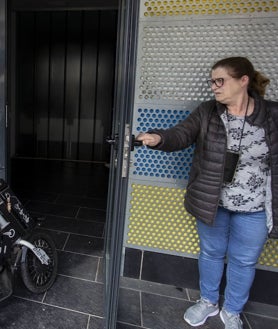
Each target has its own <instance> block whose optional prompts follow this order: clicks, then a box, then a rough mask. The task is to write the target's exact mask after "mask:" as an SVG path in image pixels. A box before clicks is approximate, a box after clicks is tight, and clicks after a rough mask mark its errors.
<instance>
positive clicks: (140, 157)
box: [132, 108, 194, 180]
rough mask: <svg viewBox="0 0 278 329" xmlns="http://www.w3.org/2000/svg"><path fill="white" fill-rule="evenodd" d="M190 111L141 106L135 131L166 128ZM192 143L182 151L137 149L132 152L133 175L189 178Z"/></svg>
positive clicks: (173, 178)
mask: <svg viewBox="0 0 278 329" xmlns="http://www.w3.org/2000/svg"><path fill="white" fill-rule="evenodd" d="M189 113H190V112H189V111H182V110H164V109H162V110H160V109H147V108H145V109H143V108H139V109H138V111H137V114H138V115H137V118H136V120H135V127H134V129H136V132H137V134H138V133H139V132H146V131H149V130H151V129H156V128H157V129H167V128H169V127H172V126H173V125H175V124H177V123H178V122H179V121H181V120H184V119H185V118H186V117H187V116H188V114H189ZM193 150H194V146H191V147H189V148H188V149H186V150H184V151H178V152H172V153H165V152H160V151H155V150H151V149H148V148H138V149H136V151H135V154H134V161H133V166H132V173H133V175H135V176H136V175H138V177H143V178H144V179H146V177H149V178H155V180H157V179H159V178H164V179H169V180H177V179H179V180H184V179H186V180H187V179H188V174H189V171H190V167H191V162H192V155H193Z"/></svg>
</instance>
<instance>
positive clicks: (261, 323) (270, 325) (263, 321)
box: [244, 314, 278, 329]
mask: <svg viewBox="0 0 278 329" xmlns="http://www.w3.org/2000/svg"><path fill="white" fill-rule="evenodd" d="M244 315H245V316H246V318H247V320H248V322H249V324H250V326H251V328H252V329H263V328H265V329H277V328H278V319H277V318H276V319H274V318H268V317H266V316H259V315H255V314H244Z"/></svg>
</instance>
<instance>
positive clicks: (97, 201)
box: [56, 194, 107, 210]
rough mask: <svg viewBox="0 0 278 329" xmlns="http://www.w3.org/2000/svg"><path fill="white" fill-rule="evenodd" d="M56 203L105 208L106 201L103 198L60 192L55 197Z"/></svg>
mask: <svg viewBox="0 0 278 329" xmlns="http://www.w3.org/2000/svg"><path fill="white" fill-rule="evenodd" d="M56 203H58V204H69V205H72V206H79V207H86V208H95V209H102V210H105V209H106V204H107V201H106V199H105V198H86V197H80V196H77V195H72V194H60V195H59V196H58V197H57V199H56Z"/></svg>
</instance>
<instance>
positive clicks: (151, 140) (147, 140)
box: [136, 133, 161, 147]
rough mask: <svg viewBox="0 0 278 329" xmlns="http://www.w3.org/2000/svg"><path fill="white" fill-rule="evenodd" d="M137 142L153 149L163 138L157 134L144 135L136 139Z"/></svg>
mask: <svg viewBox="0 0 278 329" xmlns="http://www.w3.org/2000/svg"><path fill="white" fill-rule="evenodd" d="M136 140H138V141H142V143H143V145H147V146H151V147H153V146H156V145H157V144H159V143H160V142H161V137H160V136H159V135H157V134H148V133H145V134H143V133H142V134H139V135H138V136H137V137H136Z"/></svg>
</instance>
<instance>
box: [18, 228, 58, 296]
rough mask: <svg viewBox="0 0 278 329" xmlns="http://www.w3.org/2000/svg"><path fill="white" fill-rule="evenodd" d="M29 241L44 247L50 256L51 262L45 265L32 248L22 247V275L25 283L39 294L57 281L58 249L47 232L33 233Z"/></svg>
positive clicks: (29, 288)
mask: <svg viewBox="0 0 278 329" xmlns="http://www.w3.org/2000/svg"><path fill="white" fill-rule="evenodd" d="M28 241H29V242H31V243H33V244H34V245H35V246H36V247H38V248H41V249H43V250H44V251H45V252H46V253H47V255H48V257H49V258H50V263H49V264H48V265H44V264H42V263H41V261H40V260H39V259H38V258H37V256H36V255H35V254H34V253H33V252H32V250H30V249H28V248H26V247H23V248H22V258H21V276H22V280H23V283H24V285H25V286H26V288H27V289H28V290H30V291H31V292H34V293H37V294H39V293H43V292H45V291H46V290H48V289H49V288H50V287H51V286H52V285H53V283H54V281H55V278H56V275H57V265H58V255H57V250H56V247H55V244H54V242H53V240H52V239H51V237H50V236H49V235H47V234H45V233H33V234H32V236H31V237H30V239H28Z"/></svg>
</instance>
